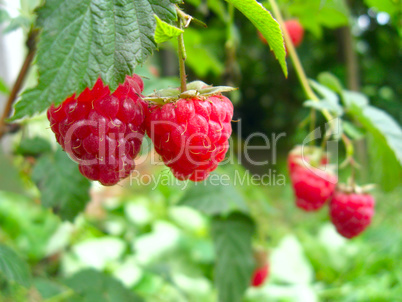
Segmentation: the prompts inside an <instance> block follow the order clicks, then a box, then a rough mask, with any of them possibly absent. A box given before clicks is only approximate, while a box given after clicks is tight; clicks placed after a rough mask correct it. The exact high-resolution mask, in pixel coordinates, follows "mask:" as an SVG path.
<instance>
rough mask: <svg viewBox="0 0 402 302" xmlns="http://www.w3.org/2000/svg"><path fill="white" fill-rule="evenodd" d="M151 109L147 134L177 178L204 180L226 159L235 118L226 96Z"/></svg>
mask: <svg viewBox="0 0 402 302" xmlns="http://www.w3.org/2000/svg"><path fill="white" fill-rule="evenodd" d="M149 110H150V111H149V114H148V115H147V121H146V129H147V134H148V136H149V137H150V138H151V139H152V142H153V143H154V145H155V150H156V152H157V153H158V154H159V155H161V157H162V159H163V161H164V163H165V164H166V166H168V167H170V168H171V171H172V173H173V175H174V176H175V177H176V178H177V179H179V180H186V179H190V180H192V181H202V180H204V179H206V178H207V177H208V175H209V173H210V172H211V171H213V170H215V169H216V167H217V166H218V164H219V163H220V162H221V161H222V160H223V159H224V158H225V154H226V152H227V150H228V148H229V142H228V139H229V137H230V135H231V133H232V126H231V124H230V122H231V120H232V116H233V105H232V103H231V102H230V100H229V99H228V98H226V97H225V96H223V95H221V94H217V95H212V96H208V97H201V96H198V97H191V98H180V99H178V100H177V101H175V102H173V103H167V104H165V105H163V106H160V105H154V106H152V107H151V108H150V109H149Z"/></svg>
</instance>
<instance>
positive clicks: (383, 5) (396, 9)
mask: <svg viewBox="0 0 402 302" xmlns="http://www.w3.org/2000/svg"><path fill="white" fill-rule="evenodd" d="M364 2H365V3H366V4H367V6H368V7H371V8H375V10H376V11H378V12H386V13H388V14H390V15H391V16H398V14H400V13H401V7H400V3H398V2H399V1H391V0H365V1H364Z"/></svg>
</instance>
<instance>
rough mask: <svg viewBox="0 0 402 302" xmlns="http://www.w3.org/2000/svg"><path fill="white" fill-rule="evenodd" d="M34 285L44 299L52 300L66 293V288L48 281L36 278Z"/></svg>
mask: <svg viewBox="0 0 402 302" xmlns="http://www.w3.org/2000/svg"><path fill="white" fill-rule="evenodd" d="M33 283H34V286H35V288H36V289H37V290H38V292H39V293H40V295H41V297H42V298H43V299H50V298H51V297H54V296H57V295H60V294H61V293H63V292H66V288H64V287H63V286H61V285H60V284H58V283H56V282H53V281H50V280H47V279H42V278H36V279H34V281H33Z"/></svg>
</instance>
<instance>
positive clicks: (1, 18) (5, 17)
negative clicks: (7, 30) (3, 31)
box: [0, 8, 10, 24]
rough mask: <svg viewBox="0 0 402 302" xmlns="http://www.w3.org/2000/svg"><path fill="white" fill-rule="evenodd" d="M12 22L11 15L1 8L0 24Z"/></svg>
mask: <svg viewBox="0 0 402 302" xmlns="http://www.w3.org/2000/svg"><path fill="white" fill-rule="evenodd" d="M8 20H10V15H9V14H8V12H7V11H6V10H5V9H2V8H0V24H1V23H3V22H5V21H8Z"/></svg>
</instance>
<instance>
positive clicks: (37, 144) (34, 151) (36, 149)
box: [16, 136, 52, 156]
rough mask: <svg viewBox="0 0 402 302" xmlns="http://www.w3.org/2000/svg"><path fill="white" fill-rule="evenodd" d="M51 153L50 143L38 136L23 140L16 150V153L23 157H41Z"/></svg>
mask: <svg viewBox="0 0 402 302" xmlns="http://www.w3.org/2000/svg"><path fill="white" fill-rule="evenodd" d="M51 151H52V146H51V145H50V143H49V142H48V141H47V140H45V139H44V138H42V137H38V136H37V137H33V138H28V139H24V140H22V141H21V143H20V144H19V146H18V147H17V149H16V153H17V154H21V155H23V156H40V155H42V154H44V153H49V152H51Z"/></svg>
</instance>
